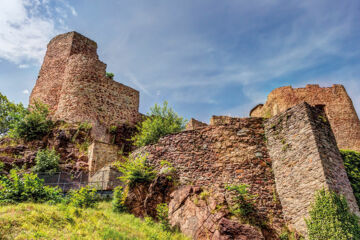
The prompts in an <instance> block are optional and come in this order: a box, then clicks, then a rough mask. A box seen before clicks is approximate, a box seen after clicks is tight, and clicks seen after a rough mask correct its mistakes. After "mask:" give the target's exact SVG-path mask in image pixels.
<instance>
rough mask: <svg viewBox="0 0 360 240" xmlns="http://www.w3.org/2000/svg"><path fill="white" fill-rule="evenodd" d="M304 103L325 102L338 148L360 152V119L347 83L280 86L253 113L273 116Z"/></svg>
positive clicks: (320, 103) (255, 115) (257, 115)
mask: <svg viewBox="0 0 360 240" xmlns="http://www.w3.org/2000/svg"><path fill="white" fill-rule="evenodd" d="M302 102H307V103H309V104H310V105H312V106H316V105H324V106H325V113H326V116H327V118H328V120H329V122H330V125H331V128H332V130H333V132H334V135H335V138H336V141H337V144H338V147H339V148H340V149H351V150H355V151H360V121H359V118H358V115H357V113H356V111H355V108H354V106H353V103H352V101H351V98H350V97H349V95H348V94H347V92H346V90H345V88H344V86H342V85H339V84H334V85H332V86H331V87H320V86H319V85H318V84H309V85H306V87H305V88H292V87H291V86H286V87H280V88H277V89H275V90H273V91H272V92H271V93H270V94H269V95H268V98H267V101H266V103H265V104H259V105H257V106H256V107H255V108H253V109H252V110H251V112H250V116H251V117H265V118H270V117H273V116H275V115H277V114H279V113H282V112H284V111H286V110H287V109H289V108H291V107H293V106H295V105H297V104H300V103H302Z"/></svg>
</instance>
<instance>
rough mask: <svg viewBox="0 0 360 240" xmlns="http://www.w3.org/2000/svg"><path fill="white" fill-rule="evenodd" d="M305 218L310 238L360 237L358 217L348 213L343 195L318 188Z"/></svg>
mask: <svg viewBox="0 0 360 240" xmlns="http://www.w3.org/2000/svg"><path fill="white" fill-rule="evenodd" d="M309 214H310V218H309V219H306V220H305V221H306V225H307V227H308V234H309V239H310V240H322V239H323V240H348V239H360V225H359V218H358V217H357V216H356V215H354V214H352V213H350V210H349V206H348V204H347V201H346V199H345V198H344V197H343V196H339V195H338V194H336V193H334V192H331V191H327V190H320V191H318V192H317V193H316V195H315V201H314V203H313V204H312V206H311V210H310V212H309Z"/></svg>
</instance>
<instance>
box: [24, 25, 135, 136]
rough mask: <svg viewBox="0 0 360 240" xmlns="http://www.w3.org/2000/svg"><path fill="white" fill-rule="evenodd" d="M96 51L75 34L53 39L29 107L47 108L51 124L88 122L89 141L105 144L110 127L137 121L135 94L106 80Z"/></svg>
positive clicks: (104, 70)
mask: <svg viewBox="0 0 360 240" xmlns="http://www.w3.org/2000/svg"><path fill="white" fill-rule="evenodd" d="M96 50H97V44H96V42H94V41H92V40H91V39H89V38H86V37H85V36H83V35H81V34H79V33H77V32H69V33H65V34H61V35H58V36H56V37H55V38H53V39H52V40H51V41H50V42H49V44H48V47H47V52H46V55H45V58H44V62H43V64H42V66H41V70H40V73H39V76H38V79H37V81H36V85H35V87H34V89H33V91H32V93H31V96H30V104H33V103H34V102H35V101H41V102H43V103H45V104H47V105H48V106H49V108H50V110H51V116H52V118H53V119H54V120H64V121H67V122H71V123H74V122H85V121H86V122H89V123H91V124H92V126H93V131H92V135H93V137H94V138H95V139H96V140H100V141H105V142H108V139H107V135H106V130H107V129H108V128H109V127H110V126H112V125H119V124H124V123H127V124H130V125H134V124H135V123H136V122H138V121H139V120H140V119H141V116H140V114H139V92H138V91H137V90H135V89H132V88H130V87H128V86H125V85H123V84H121V83H118V82H115V81H114V80H113V79H112V78H110V77H107V76H106V64H104V63H103V62H101V61H100V60H99V57H98V55H97V52H96Z"/></svg>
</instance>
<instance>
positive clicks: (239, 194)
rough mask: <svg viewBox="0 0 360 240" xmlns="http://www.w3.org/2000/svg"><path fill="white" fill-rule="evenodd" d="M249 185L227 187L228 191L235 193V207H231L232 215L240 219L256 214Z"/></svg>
mask: <svg viewBox="0 0 360 240" xmlns="http://www.w3.org/2000/svg"><path fill="white" fill-rule="evenodd" d="M248 188H249V185H247V184H238V185H231V186H227V187H226V190H228V191H231V192H233V194H234V196H233V199H232V200H233V203H234V204H233V205H232V206H231V209H230V210H231V213H232V214H234V215H235V216H237V217H239V218H244V217H245V218H246V217H248V215H249V214H252V213H254V212H255V207H254V198H255V197H256V196H255V195H252V194H250V193H249V191H248Z"/></svg>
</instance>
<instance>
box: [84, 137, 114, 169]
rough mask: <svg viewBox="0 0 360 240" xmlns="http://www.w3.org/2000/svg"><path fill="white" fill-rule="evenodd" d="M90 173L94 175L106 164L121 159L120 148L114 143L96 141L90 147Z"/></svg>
mask: <svg viewBox="0 0 360 240" xmlns="http://www.w3.org/2000/svg"><path fill="white" fill-rule="evenodd" d="M88 156H89V173H90V174H89V175H90V176H92V175H93V174H95V173H96V172H97V171H99V170H100V169H102V168H103V167H105V166H109V165H110V164H112V163H113V162H115V161H116V160H118V159H119V148H118V146H116V145H113V144H107V143H103V142H98V141H94V142H93V143H92V144H91V145H90V146H89V149H88Z"/></svg>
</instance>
